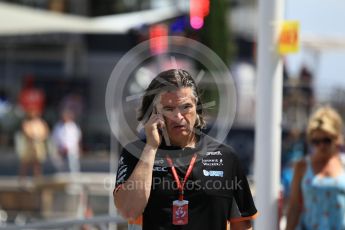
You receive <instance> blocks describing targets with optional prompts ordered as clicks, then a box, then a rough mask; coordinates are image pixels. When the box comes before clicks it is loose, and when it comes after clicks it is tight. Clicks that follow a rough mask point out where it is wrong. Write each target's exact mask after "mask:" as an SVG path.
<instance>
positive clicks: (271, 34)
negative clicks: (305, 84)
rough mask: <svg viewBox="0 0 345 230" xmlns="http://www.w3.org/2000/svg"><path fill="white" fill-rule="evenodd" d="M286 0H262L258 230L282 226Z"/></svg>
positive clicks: (256, 170) (256, 174)
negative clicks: (280, 49)
mask: <svg viewBox="0 0 345 230" xmlns="http://www.w3.org/2000/svg"><path fill="white" fill-rule="evenodd" d="M282 18H283V0H260V1H259V25H258V58H257V60H258V76H257V92H256V93H257V102H256V134H255V166H254V180H255V188H256V193H255V200H256V205H257V208H258V211H259V213H260V215H259V217H258V218H257V220H256V221H255V228H254V229H257V230H260V229H262V230H267V229H272V230H276V229H278V202H277V201H278V198H279V190H280V158H281V121H282V89H283V71H282V60H281V58H280V57H279V55H278V53H277V40H278V32H279V31H278V29H279V22H280V21H281V20H282Z"/></svg>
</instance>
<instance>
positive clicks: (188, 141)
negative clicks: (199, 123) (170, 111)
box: [171, 134, 197, 149]
mask: <svg viewBox="0 0 345 230" xmlns="http://www.w3.org/2000/svg"><path fill="white" fill-rule="evenodd" d="M196 141H197V138H196V136H195V134H193V135H191V136H188V137H186V138H183V139H182V140H175V141H173V140H171V144H172V145H174V146H179V147H181V148H182V149H184V148H187V147H189V148H195V145H196Z"/></svg>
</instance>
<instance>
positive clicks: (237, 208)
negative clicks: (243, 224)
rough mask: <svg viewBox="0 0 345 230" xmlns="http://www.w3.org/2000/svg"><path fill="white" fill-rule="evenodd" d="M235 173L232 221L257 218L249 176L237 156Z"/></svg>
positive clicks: (230, 218)
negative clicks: (244, 171)
mask: <svg viewBox="0 0 345 230" xmlns="http://www.w3.org/2000/svg"><path fill="white" fill-rule="evenodd" d="M235 161H236V162H235V164H234V175H235V181H236V187H235V190H234V197H233V201H232V207H231V212H230V216H229V220H230V222H239V221H245V220H252V219H255V218H256V216H257V210H256V207H255V204H254V201H253V197H252V194H251V191H250V187H249V184H248V180H247V177H246V176H245V174H244V173H243V170H242V168H241V165H240V162H239V161H238V159H237V158H235Z"/></svg>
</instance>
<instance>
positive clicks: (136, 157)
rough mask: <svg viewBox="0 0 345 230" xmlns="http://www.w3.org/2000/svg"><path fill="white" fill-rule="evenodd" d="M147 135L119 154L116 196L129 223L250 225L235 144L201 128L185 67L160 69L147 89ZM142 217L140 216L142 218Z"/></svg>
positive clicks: (148, 229)
mask: <svg viewBox="0 0 345 230" xmlns="http://www.w3.org/2000/svg"><path fill="white" fill-rule="evenodd" d="M138 120H139V121H141V122H142V123H143V124H144V127H145V134H146V139H145V140H139V141H136V142H133V143H131V144H129V145H127V146H126V147H125V148H124V149H123V151H122V154H121V156H120V160H119V166H118V171H117V178H116V188H115V190H114V201H115V205H116V207H117V209H118V210H119V212H120V214H121V215H123V216H124V217H125V218H127V219H129V221H130V223H131V225H130V227H131V228H133V227H134V228H136V229H141V228H142V229H143V230H156V229H157V230H158V229H183V230H225V229H226V227H227V222H228V221H230V223H231V229H232V230H233V229H235V230H239V229H251V228H252V227H251V219H253V218H254V217H255V216H256V214H257V211H256V208H255V205H254V202H253V199H252V196H251V193H250V189H249V186H248V182H247V180H246V177H245V175H244V174H243V172H242V170H241V167H240V164H239V161H238V159H237V157H236V155H235V154H234V153H233V150H232V149H231V148H230V147H228V146H225V145H222V144H219V143H217V142H215V141H214V140H212V139H211V138H210V137H207V136H206V135H204V134H203V133H202V132H201V129H202V128H203V127H204V126H205V122H204V119H203V111H202V104H201V101H200V97H199V93H198V90H197V87H196V84H195V82H194V80H193V78H192V77H191V76H190V74H189V73H188V72H186V71H184V70H177V69H172V70H168V71H165V72H162V73H160V74H159V75H158V76H157V77H156V78H155V79H154V80H153V81H152V82H151V83H150V85H149V87H148V88H147V90H146V92H145V95H144V97H143V102H142V106H141V109H140V114H139V117H138ZM138 218H139V220H138Z"/></svg>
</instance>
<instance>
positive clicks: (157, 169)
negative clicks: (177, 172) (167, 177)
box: [152, 166, 168, 172]
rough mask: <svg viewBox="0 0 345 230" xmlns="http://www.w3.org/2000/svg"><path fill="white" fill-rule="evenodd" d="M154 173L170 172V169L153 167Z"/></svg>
mask: <svg viewBox="0 0 345 230" xmlns="http://www.w3.org/2000/svg"><path fill="white" fill-rule="evenodd" d="M152 171H154V172H168V168H167V167H162V166H153V169H152Z"/></svg>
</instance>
